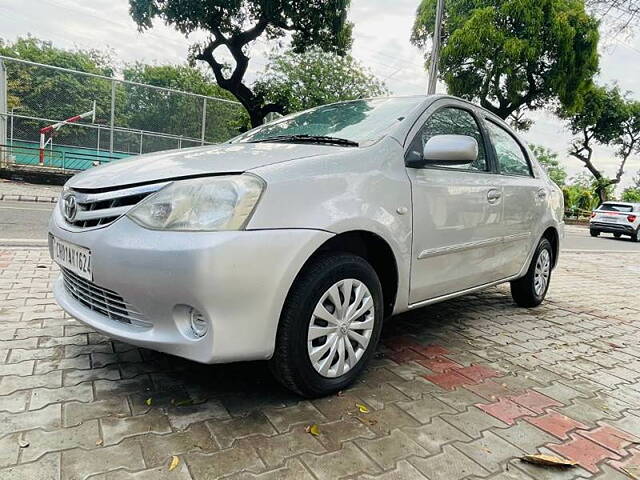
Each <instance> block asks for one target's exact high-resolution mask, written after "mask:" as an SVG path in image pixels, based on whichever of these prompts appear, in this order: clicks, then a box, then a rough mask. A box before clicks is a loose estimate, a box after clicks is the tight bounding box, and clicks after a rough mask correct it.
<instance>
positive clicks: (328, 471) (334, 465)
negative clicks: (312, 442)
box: [300, 442, 380, 480]
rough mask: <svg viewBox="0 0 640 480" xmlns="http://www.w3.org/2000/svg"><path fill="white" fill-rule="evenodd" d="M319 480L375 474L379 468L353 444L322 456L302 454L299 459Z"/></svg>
mask: <svg viewBox="0 0 640 480" xmlns="http://www.w3.org/2000/svg"><path fill="white" fill-rule="evenodd" d="M300 458H301V459H302V461H303V462H304V463H305V464H306V465H307V467H309V469H310V470H311V472H312V473H313V474H314V475H315V476H316V477H317V478H318V479H319V480H333V479H335V478H339V477H346V476H348V475H355V474H357V473H376V472H378V471H380V470H379V467H378V466H376V464H375V463H374V462H373V461H372V460H371V459H370V458H369V457H367V456H366V455H365V454H364V453H363V452H362V451H361V450H359V449H358V447H356V446H355V445H354V444H353V443H350V442H347V443H345V444H344V445H343V447H342V450H340V451H337V452H330V453H325V454H324V455H314V454H304V455H302V456H301V457H300Z"/></svg>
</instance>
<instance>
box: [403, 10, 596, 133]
mask: <svg viewBox="0 0 640 480" xmlns="http://www.w3.org/2000/svg"><path fill="white" fill-rule="evenodd" d="M436 2H437V0H422V2H421V3H420V6H419V7H418V11H417V17H416V20H415V24H414V27H413V33H412V37H411V38H412V42H413V43H414V44H416V45H418V46H420V47H425V46H426V45H427V44H428V43H430V41H431V39H432V36H433V28H434V20H435V11H436ZM445 12H446V15H445V19H444V25H443V44H442V45H443V46H442V52H441V59H440V76H441V78H442V79H443V80H444V81H445V83H446V84H447V87H448V89H449V92H450V93H451V94H453V95H457V96H460V97H463V98H466V99H468V100H472V101H478V102H479V103H480V104H481V105H482V106H484V107H485V108H487V109H488V110H491V111H492V112H494V113H495V114H496V115H499V116H500V117H501V118H504V119H506V118H507V117H509V116H511V115H514V114H516V115H517V114H518V112H520V113H521V110H522V109H523V108H528V109H531V110H533V109H537V108H541V107H544V106H547V105H549V104H551V103H553V102H555V101H558V102H560V103H561V104H562V105H563V106H565V108H567V109H572V108H575V107H577V106H579V105H580V101H581V99H582V94H583V92H584V91H585V90H586V88H587V87H588V86H589V84H590V82H591V79H592V77H593V75H594V74H595V73H596V72H597V70H598V52H597V46H598V22H597V21H596V20H595V19H594V18H593V17H591V16H589V15H588V14H587V13H586V12H585V9H584V2H583V1H581V0H445ZM428 61H430V59H428ZM518 125H523V124H522V123H521V122H518ZM524 125H525V126H526V124H524Z"/></svg>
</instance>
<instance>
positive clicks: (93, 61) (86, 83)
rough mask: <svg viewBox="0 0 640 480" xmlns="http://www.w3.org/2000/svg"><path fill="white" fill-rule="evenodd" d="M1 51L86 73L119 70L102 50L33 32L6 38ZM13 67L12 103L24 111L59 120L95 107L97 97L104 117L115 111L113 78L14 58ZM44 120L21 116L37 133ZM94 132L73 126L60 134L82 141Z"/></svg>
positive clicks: (10, 82)
mask: <svg viewBox="0 0 640 480" xmlns="http://www.w3.org/2000/svg"><path fill="white" fill-rule="evenodd" d="M0 54H1V55H5V56H8V57H15V58H20V59H23V60H30V61H33V62H38V63H44V64H49V65H56V66H59V67H64V68H69V69H74V70H79V71H81V72H86V73H94V74H99V75H107V76H110V75H112V74H113V69H112V67H111V64H110V62H111V59H110V58H109V57H108V56H106V55H104V54H103V53H101V52H99V51H96V50H73V51H69V50H62V49H60V48H56V47H54V46H53V45H52V44H51V43H50V42H45V41H43V40H39V39H37V38H33V37H25V38H19V39H18V40H16V41H15V42H13V43H9V42H5V41H4V40H1V39H0ZM10 68H11V70H10V74H9V75H8V76H7V77H8V87H7V90H8V92H10V96H9V98H8V102H7V107H8V108H9V110H11V109H15V110H16V113H17V114H19V115H23V116H30V117H45V118H50V119H53V120H59V119H64V118H68V117H70V116H72V115H76V114H79V113H82V112H87V111H89V110H91V108H92V106H93V101H94V100H96V102H97V114H98V116H102V117H104V115H105V114H106V113H107V112H109V111H110V108H111V106H110V105H111V103H110V95H111V85H110V84H109V82H106V81H104V80H101V79H98V78H91V77H85V76H80V75H76V74H73V73H66V72H60V71H54V70H50V69H44V68H41V67H36V66H31V65H25V64H18V63H12V64H11V67H10ZM44 126H45V125H43V124H41V123H38V122H36V121H32V120H19V121H18V124H17V125H15V127H16V128H21V129H24V130H28V131H33V132H35V135H36V137H37V131H38V130H39V129H40V128H41V127H44ZM93 135H94V132H90V131H88V130H85V129H67V130H65V131H64V132H63V133H61V135H60V136H61V137H62V139H66V141H68V142H73V143H75V144H82V142H83V141H84V140H85V139H86V137H88V136H93Z"/></svg>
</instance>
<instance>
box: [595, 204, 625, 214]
mask: <svg viewBox="0 0 640 480" xmlns="http://www.w3.org/2000/svg"><path fill="white" fill-rule="evenodd" d="M598 210H601V211H603V210H604V211H605V212H633V207H632V206H631V205H619V204H615V203H603V204H602V205H600V208H599V209H598Z"/></svg>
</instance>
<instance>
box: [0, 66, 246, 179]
mask: <svg viewBox="0 0 640 480" xmlns="http://www.w3.org/2000/svg"><path fill="white" fill-rule="evenodd" d="M0 62H2V63H4V68H5V73H4V75H0V92H3V93H4V94H5V95H6V102H0V120H1V121H0V128H2V129H3V131H4V135H2V134H0V151H1V152H2V155H0V160H4V161H5V162H13V163H18V164H27V165H28V164H38V162H39V150H40V135H41V129H42V128H45V127H47V126H50V125H52V124H55V123H58V122H62V121H64V120H66V119H69V118H70V117H73V116H75V115H79V114H81V113H84V112H88V111H91V110H92V109H93V106H94V102H95V115H94V116H93V118H92V117H91V116H90V117H88V118H85V119H82V120H80V121H77V122H69V123H66V124H64V125H63V126H62V127H61V128H60V129H58V130H57V131H55V132H54V133H53V137H52V139H51V142H49V143H48V144H47V146H46V149H45V155H44V165H45V166H50V167H57V168H64V169H70V170H83V169H86V168H89V167H90V166H92V165H96V164H100V163H105V162H109V161H112V160H114V159H117V158H122V157H126V156H130V155H138V154H142V153H150V152H157V151H160V150H168V149H175V148H186V147H193V146H198V145H206V144H211V143H218V142H222V141H225V140H228V139H229V138H231V137H233V136H235V135H236V134H237V133H238V128H239V126H240V125H241V123H242V118H243V114H244V110H243V108H242V106H241V105H240V104H239V103H238V102H234V101H231V100H227V99H222V98H215V97H207V96H203V95H198V94H194V93H188V92H181V91H177V90H173V89H169V88H162V87H156V86H153V85H145V84H140V83H136V82H131V81H126V80H121V79H116V78H111V77H106V76H101V75H95V74H89V73H84V72H78V71H75V70H71V69H67V68H63V67H54V66H50V65H42V64H38V63H34V62H29V61H25V60H20V59H15V58H10V57H4V56H0ZM3 77H5V78H4V80H3ZM0 99H2V93H0ZM2 103H6V107H5V105H3V104H2ZM47 138H48V137H47Z"/></svg>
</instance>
